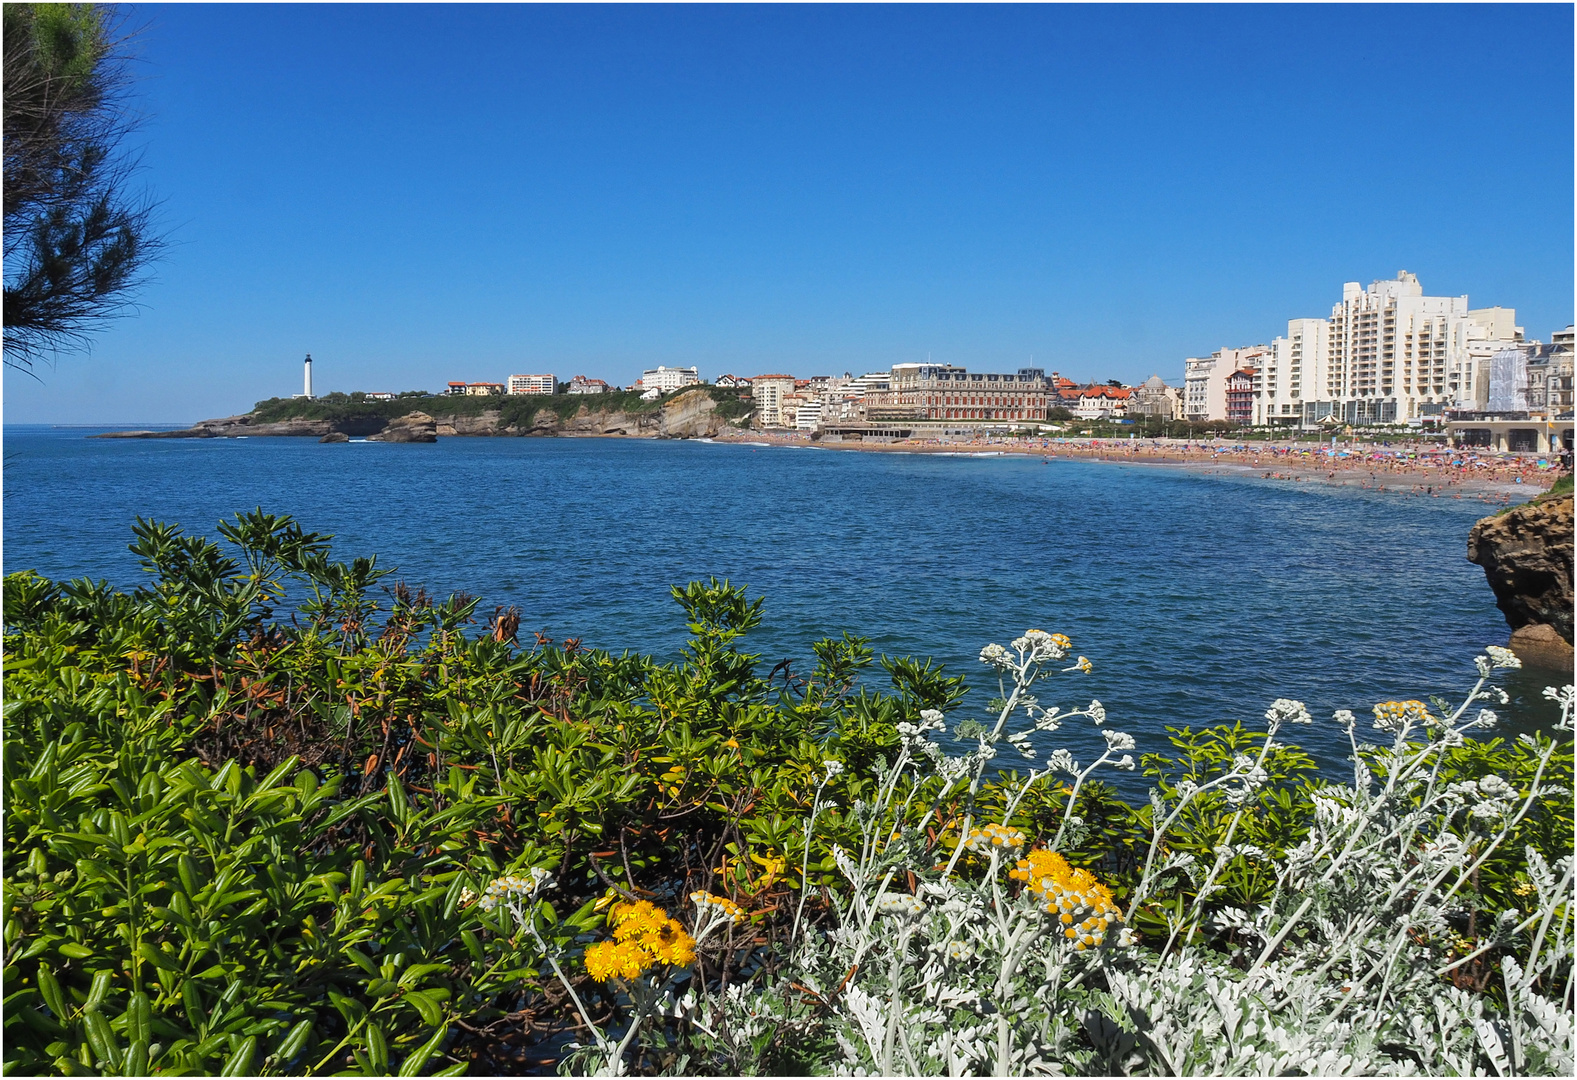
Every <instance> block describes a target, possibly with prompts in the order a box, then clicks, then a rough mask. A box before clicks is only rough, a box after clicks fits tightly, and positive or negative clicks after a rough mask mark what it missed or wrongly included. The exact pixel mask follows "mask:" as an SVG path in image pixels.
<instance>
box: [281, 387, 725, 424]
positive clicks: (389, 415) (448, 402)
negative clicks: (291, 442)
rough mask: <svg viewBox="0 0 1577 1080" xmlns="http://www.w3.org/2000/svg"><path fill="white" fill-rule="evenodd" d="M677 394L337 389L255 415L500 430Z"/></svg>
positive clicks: (719, 392)
mask: <svg viewBox="0 0 1577 1080" xmlns="http://www.w3.org/2000/svg"><path fill="white" fill-rule="evenodd" d="M698 389H700V390H702V391H703V392H705V393H707V394H709V395H711V397H712V399H713V400H714V401H716V402H717V411H718V415H719V416H721V417H722V418H723V419H725V420H728V419H735V418H737V417H740V416H746V415H748V414H749V413H750V410H751V405H750V402H749V400H748V399H746V400H743V401H742V400H741V399H740V396H739V392H738V391H737V390H728V389H724V388H722V387H716V386H703V387H699V388H698ZM676 396H677V395H676V394H666V395H664V396H663V397H662V398H660V399H657V400H654V401H642V400H641V395H640V394H638V393H635V392H633V391H628V390H619V391H615V392H612V393H607V394H553V395H546V394H540V395H539V394H504V395H498V396H488V397H468V396H465V395H460V394H428V393H424V392H421V391H414V390H413V391H406V392H405V393H402V394H400V395H399V396H398V397H396V398H395V399H394V400H392V401H369V400H367V397H366V395H365V394H362V393H354V394H343V393H338V392H336V393H330V394H324V395H323V396H322V397H317V398H313V399H311V400H307V399H305V398H269V399H268V400H267V401H259V402H258V403H257V404H256V405H255V406H253V409H252V415H253V416H254V417H255V418H256V419H257V420H258V421H259V422H262V423H277V422H279V421H281V420H291V419H298V418H299V419H304V420H330V421H347V420H357V419H367V418H371V417H383V418H385V419H393V418H394V417H396V416H404V415H406V414H407V413H413V412H424V413H426V414H427V415H429V416H431V417H433V418H435V419H438V420H444V419H447V418H452V417H457V416H467V417H473V416H481V415H483V414H484V413H489V412H492V413H497V414H498V426H499V427H500V428H510V427H516V428H529V427H530V426H531V424H532V422H533V420H534V419H535V417H536V415H537V414H538V413H539V412H541V411H542V410H547V411H548V412H551V413H553V414H554V415H555V416H557V417H558V418H559V419H561V420H568V419H569V418H570V417H572V416H574V415H575V414H576V413H577V412H578V411H579V410H580V409H581V408H583V407H584V408H587V409H595V410H604V411H607V412H622V413H627V414H629V415H632V416H634V415H640V414H643V413H655V412H657V411H658V410H659V409H661V408H662V406H663V403H664V402H665V401H671V400H672V399H673V398H674V397H676Z"/></svg>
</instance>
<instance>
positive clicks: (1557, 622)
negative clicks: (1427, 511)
mask: <svg viewBox="0 0 1577 1080" xmlns="http://www.w3.org/2000/svg"><path fill="white" fill-rule="evenodd" d="M1467 557H1468V561H1470V562H1474V563H1477V564H1478V565H1479V566H1482V567H1483V568H1484V576H1485V577H1486V578H1488V579H1489V587H1490V588H1491V589H1493V590H1494V591H1495V604H1496V606H1497V607H1499V608H1500V610H1501V612H1502V613H1503V614H1504V615H1505V616H1506V622H1507V623H1509V624H1510V626H1511V629H1512V631H1513V633H1512V638H1511V647H1512V649H1513V651H1515V652H1516V653H1517V655H1518V656H1520V657H1522V659H1523V660H1524V661H1525V662H1528V663H1535V664H1539V665H1541V666H1554V667H1564V668H1565V669H1566V670H1567V671H1570V670H1571V665H1572V497H1571V495H1569V494H1568V495H1564V496H1557V497H1554V498H1548V497H1546V498H1542V499H1536V500H1534V501H1533V502H1531V503H1528V504H1527V505H1525V506H1519V507H1516V508H1515V509H1512V510H1508V511H1506V512H1505V513H1502V514H1497V515H1495V516H1494V517H1487V518H1484V519H1482V520H1481V521H1479V522H1478V524H1476V525H1474V526H1473V531H1472V532H1471V533H1470V534H1469V535H1468V542H1467Z"/></svg>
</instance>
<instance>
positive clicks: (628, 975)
mask: <svg viewBox="0 0 1577 1080" xmlns="http://www.w3.org/2000/svg"><path fill="white" fill-rule="evenodd" d="M608 923H609V924H610V925H611V926H612V927H613V940H612V941H599V942H597V944H595V945H591V946H588V947H587V949H586V970H587V971H588V972H589V973H590V974H591V977H592V978H593V979H596V980H597V981H598V982H607V981H608V980H609V979H610V978H613V977H614V976H617V977H619V978H621V979H633V978H635V977H636V976H637V975H639V974H640V973H641V972H643V971H645V970H646V969H647V968H649V967H651V966H652V965H653V964H672V965H673V966H674V967H683V966H685V965H686V964H689V963H692V962H693V961H694V960H695V939H694V938H692V937H691V936H690V935H689V934H687V933H685V929H684V927H682V926H680V925H679V923H678V921H677V920H675V919H670V918H669V917H668V912H666V911H664V910H663V909H662V908H660V907H657V906H655V905H654V904H652V903H651V902H650V901H648V900H638V901H636V902H635V903H633V904H627V903H619V904H614V905H613V907H612V908H610V909H609V911H608Z"/></svg>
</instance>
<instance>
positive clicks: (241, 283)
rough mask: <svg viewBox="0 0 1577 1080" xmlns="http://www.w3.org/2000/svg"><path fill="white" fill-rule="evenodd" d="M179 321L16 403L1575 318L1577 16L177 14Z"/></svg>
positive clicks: (165, 67) (36, 408) (117, 326)
mask: <svg viewBox="0 0 1577 1080" xmlns="http://www.w3.org/2000/svg"><path fill="white" fill-rule="evenodd" d="M132 10H133V18H134V19H135V20H137V21H140V22H143V23H145V24H146V32H145V34H144V35H143V38H142V42H141V54H142V63H141V64H140V68H139V70H140V72H141V74H142V76H143V81H142V83H141V86H140V95H141V104H142V106H143V108H144V109H145V110H146V112H147V114H148V120H147V122H146V123H145V125H144V126H143V128H142V129H141V131H140V132H139V134H138V136H137V139H138V142H139V143H140V144H141V146H142V147H143V153H144V161H145V165H146V168H145V170H144V173H143V179H144V181H145V182H146V183H147V184H148V185H149V187H150V188H151V189H152V190H153V191H154V192H155V193H156V194H157V195H158V196H159V197H160V198H161V199H162V200H163V215H164V219H165V222H166V224H167V225H168V226H169V228H170V230H171V234H172V240H173V243H172V245H171V247H170V249H169V251H168V253H167V255H166V257H165V258H164V260H163V261H162V262H161V263H160V264H159V266H158V267H157V270H156V273H155V276H154V280H153V281H152V283H151V284H150V285H149V286H148V287H147V288H146V289H144V290H143V292H142V294H141V303H142V309H141V312H140V314H138V315H137V316H135V317H132V318H127V319H123V320H120V321H118V322H116V323H114V324H112V325H111V326H109V327H108V328H107V329H106V330H105V331H104V332H103V333H101V334H99V335H98V336H97V337H96V339H95V343H94V346H93V349H92V352H91V354H89V355H68V356H63V357H61V358H60V360H59V361H58V363H57V365H56V366H55V367H54V368H53V369H44V370H41V371H40V373H39V374H40V376H41V378H40V379H39V380H34V379H30V378H28V377H26V376H24V375H18V373H17V372H15V371H9V370H8V371H7V372H6V373H5V395H6V396H5V419H6V421H7V422H11V423H29V422H51V423H99V422H106V423H114V422H148V423H152V422H184V421H194V420H197V419H201V418H203V417H208V416H219V415H226V414H229V413H233V412H240V411H244V410H245V409H247V408H249V407H250V406H251V404H252V403H253V402H254V401H256V400H258V399H261V398H266V397H270V396H273V395H276V394H290V393H293V392H297V390H298V386H299V378H300V360H301V357H302V355H303V354H305V353H307V352H311V353H312V354H313V358H314V361H315V363H314V366H315V368H316V378H317V385H318V389H319V391H320V392H321V391H325V390H334V389H339V390H354V389H367V390H376V389H388V390H405V389H414V388H428V389H434V388H438V387H440V386H442V384H443V383H444V382H446V381H447V380H449V379H466V380H482V379H488V380H501V379H502V378H504V377H505V376H506V375H509V374H511V373H515V372H535V371H553V372H555V373H556V374H557V375H558V376H559V377H560V378H568V377H569V376H570V375H573V374H577V373H584V374H587V375H592V376H600V377H602V378H606V379H609V380H610V381H617V382H621V383H625V382H630V381H633V380H634V379H635V378H636V377H637V376H638V375H639V373H640V371H641V370H642V368H644V367H647V366H651V365H655V364H659V363H666V364H686V365H688V364H696V365H698V366H699V367H700V369H701V373H702V375H703V377H706V378H713V377H715V376H717V375H719V374H722V373H723V372H725V371H733V372H736V373H741V374H755V373H758V372H762V371H791V372H794V373H796V374H799V375H801V376H808V375H812V374H822V373H842V372H844V371H853V372H856V373H859V372H861V371H865V370H872V369H876V368H882V367H886V366H888V365H890V364H892V363H896V362H899V361H904V360H915V359H923V358H924V357H926V356H927V355H929V356H931V357H933V358H934V359H937V360H945V361H949V362H953V363H959V364H964V365H967V366H970V367H973V368H976V369H979V368H994V369H1000V368H1010V367H1017V366H1019V365H1021V364H1024V363H1026V362H1028V360H1029V359H1030V357H1031V356H1033V357H1034V362H1035V363H1036V364H1037V365H1039V366H1044V367H1046V368H1047V369H1055V370H1058V371H1061V372H1062V373H1064V374H1066V375H1070V376H1072V377H1075V378H1080V379H1085V378H1099V379H1106V378H1120V379H1124V380H1127V381H1138V380H1140V379H1143V378H1145V377H1147V376H1149V375H1150V374H1152V373H1160V374H1161V375H1162V376H1164V377H1166V378H1168V379H1172V380H1177V379H1180V377H1181V371H1182V360H1183V358H1184V357H1185V356H1188V355H1195V354H1198V353H1200V352H1201V351H1204V352H1208V351H1210V350H1212V349H1215V348H1218V347H1221V346H1223V345H1229V346H1230V345H1241V344H1251V343H1255V342H1260V341H1268V340H1269V339H1270V338H1272V337H1274V336H1275V335H1276V334H1278V333H1281V332H1283V331H1284V330H1285V325H1286V320H1287V319H1289V318H1293V317H1299V316H1323V315H1327V314H1329V311H1330V307H1331V305H1332V304H1333V303H1335V302H1336V301H1337V300H1338V299H1339V298H1340V295H1341V284H1342V282H1343V281H1349V280H1357V281H1362V282H1364V283H1366V284H1367V283H1368V282H1369V281H1371V280H1373V279H1375V278H1381V277H1392V276H1394V275H1395V273H1396V271H1397V270H1399V269H1404V268H1405V269H1407V270H1411V271H1413V272H1414V273H1416V274H1418V275H1419V277H1420V279H1421V281H1422V282H1423V285H1424V288H1425V291H1426V292H1428V293H1430V294H1444V295H1461V294H1463V293H1466V294H1468V295H1469V297H1470V299H1471V301H1472V303H1473V305H1474V306H1487V305H1491V304H1502V305H1506V306H1511V307H1515V308H1516V309H1517V312H1518V316H1519V319H1518V321H1519V322H1520V323H1522V324H1523V325H1524V326H1526V328H1527V332H1528V333H1529V335H1530V336H1536V337H1540V338H1543V339H1545V340H1548V337H1549V333H1550V331H1551V330H1552V329H1555V328H1557V327H1563V326H1565V325H1566V324H1567V323H1569V322H1571V321H1572V306H1573V304H1572V300H1573V175H1572V160H1573V141H1572V114H1573V98H1572V85H1573V71H1572V39H1573V12H1572V8H1571V7H1570V6H1566V5H1548V6H1525V7H1511V6H1492V7H1469V6H1448V7H1424V6H1396V7H1374V8H1369V7H1358V6H1339V7H1294V6H1278V7H1267V8H1257V7H1243V6H1229V7H1209V8H1189V7H1176V6H1159V7H1139V8H1126V7H1092V8H1084V7H1071V6H1049V7H1029V6H1013V7H885V6H884V7H852V8H846V7H832V6H817V7H743V8H741V7H714V6H697V7H678V8H670V7H655V6H637V7H620V8H605V7H589V6H586V7H518V6H502V5H500V6H481V7H460V6H435V7H429V6H391V7H383V6H372V5H368V6H346V7H330V6H311V5H308V6H272V5H264V6H241V5H235V6H159V5H148V6H138V7H135V8H134V9H132Z"/></svg>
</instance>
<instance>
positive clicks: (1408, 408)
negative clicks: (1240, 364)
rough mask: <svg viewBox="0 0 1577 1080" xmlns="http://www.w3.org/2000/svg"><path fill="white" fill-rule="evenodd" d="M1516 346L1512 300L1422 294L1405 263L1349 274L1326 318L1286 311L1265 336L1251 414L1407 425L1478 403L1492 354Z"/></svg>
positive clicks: (1269, 420)
mask: <svg viewBox="0 0 1577 1080" xmlns="http://www.w3.org/2000/svg"><path fill="white" fill-rule="evenodd" d="M1521 345H1522V328H1521V327H1520V326H1517V325H1516V312H1515V310H1513V309H1511V308H1502V307H1492V308H1477V309H1471V310H1470V309H1469V308H1468V299H1467V297H1466V296H1425V295H1424V289H1423V286H1422V285H1420V284H1419V282H1418V278H1417V277H1416V276H1415V275H1413V274H1410V273H1408V272H1407V271H1405V270H1403V271H1401V272H1400V273H1398V274H1397V275H1396V277H1395V279H1393V280H1389V281H1376V282H1373V283H1371V284H1370V285H1369V287H1368V288H1367V289H1366V288H1364V287H1363V286H1361V285H1359V283H1358V282H1356V281H1349V282H1347V283H1345V284H1344V285H1343V286H1342V299H1341V302H1340V303H1339V304H1336V305H1335V306H1334V307H1332V308H1331V317H1330V318H1329V319H1293V320H1291V321H1290V322H1288V323H1287V335H1286V336H1285V337H1279V338H1277V339H1276V340H1275V341H1274V342H1272V343H1271V348H1270V351H1269V355H1268V356H1266V357H1265V358H1264V360H1263V365H1262V368H1261V371H1260V375H1259V381H1258V385H1257V386H1256V388H1255V391H1256V393H1255V401H1254V419H1253V423H1255V424H1275V425H1285V426H1301V427H1312V426H1314V425H1316V424H1318V423H1320V422H1321V421H1336V422H1339V423H1343V424H1406V423H1410V422H1411V423H1418V422H1421V421H1422V420H1423V419H1425V418H1428V417H1441V416H1442V415H1443V414H1444V412H1445V411H1446V410H1447V409H1448V408H1461V409H1473V408H1478V409H1483V408H1485V407H1486V405H1487V400H1488V396H1489V373H1490V366H1491V362H1492V361H1493V358H1494V356H1495V354H1496V353H1499V352H1503V351H1504V350H1506V349H1507V348H1508V347H1520V346H1521ZM1189 363H1190V364H1193V363H1195V361H1192V360H1191V361H1189ZM1212 374H1214V373H1212ZM1227 374H1228V375H1230V372H1228V373H1227Z"/></svg>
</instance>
